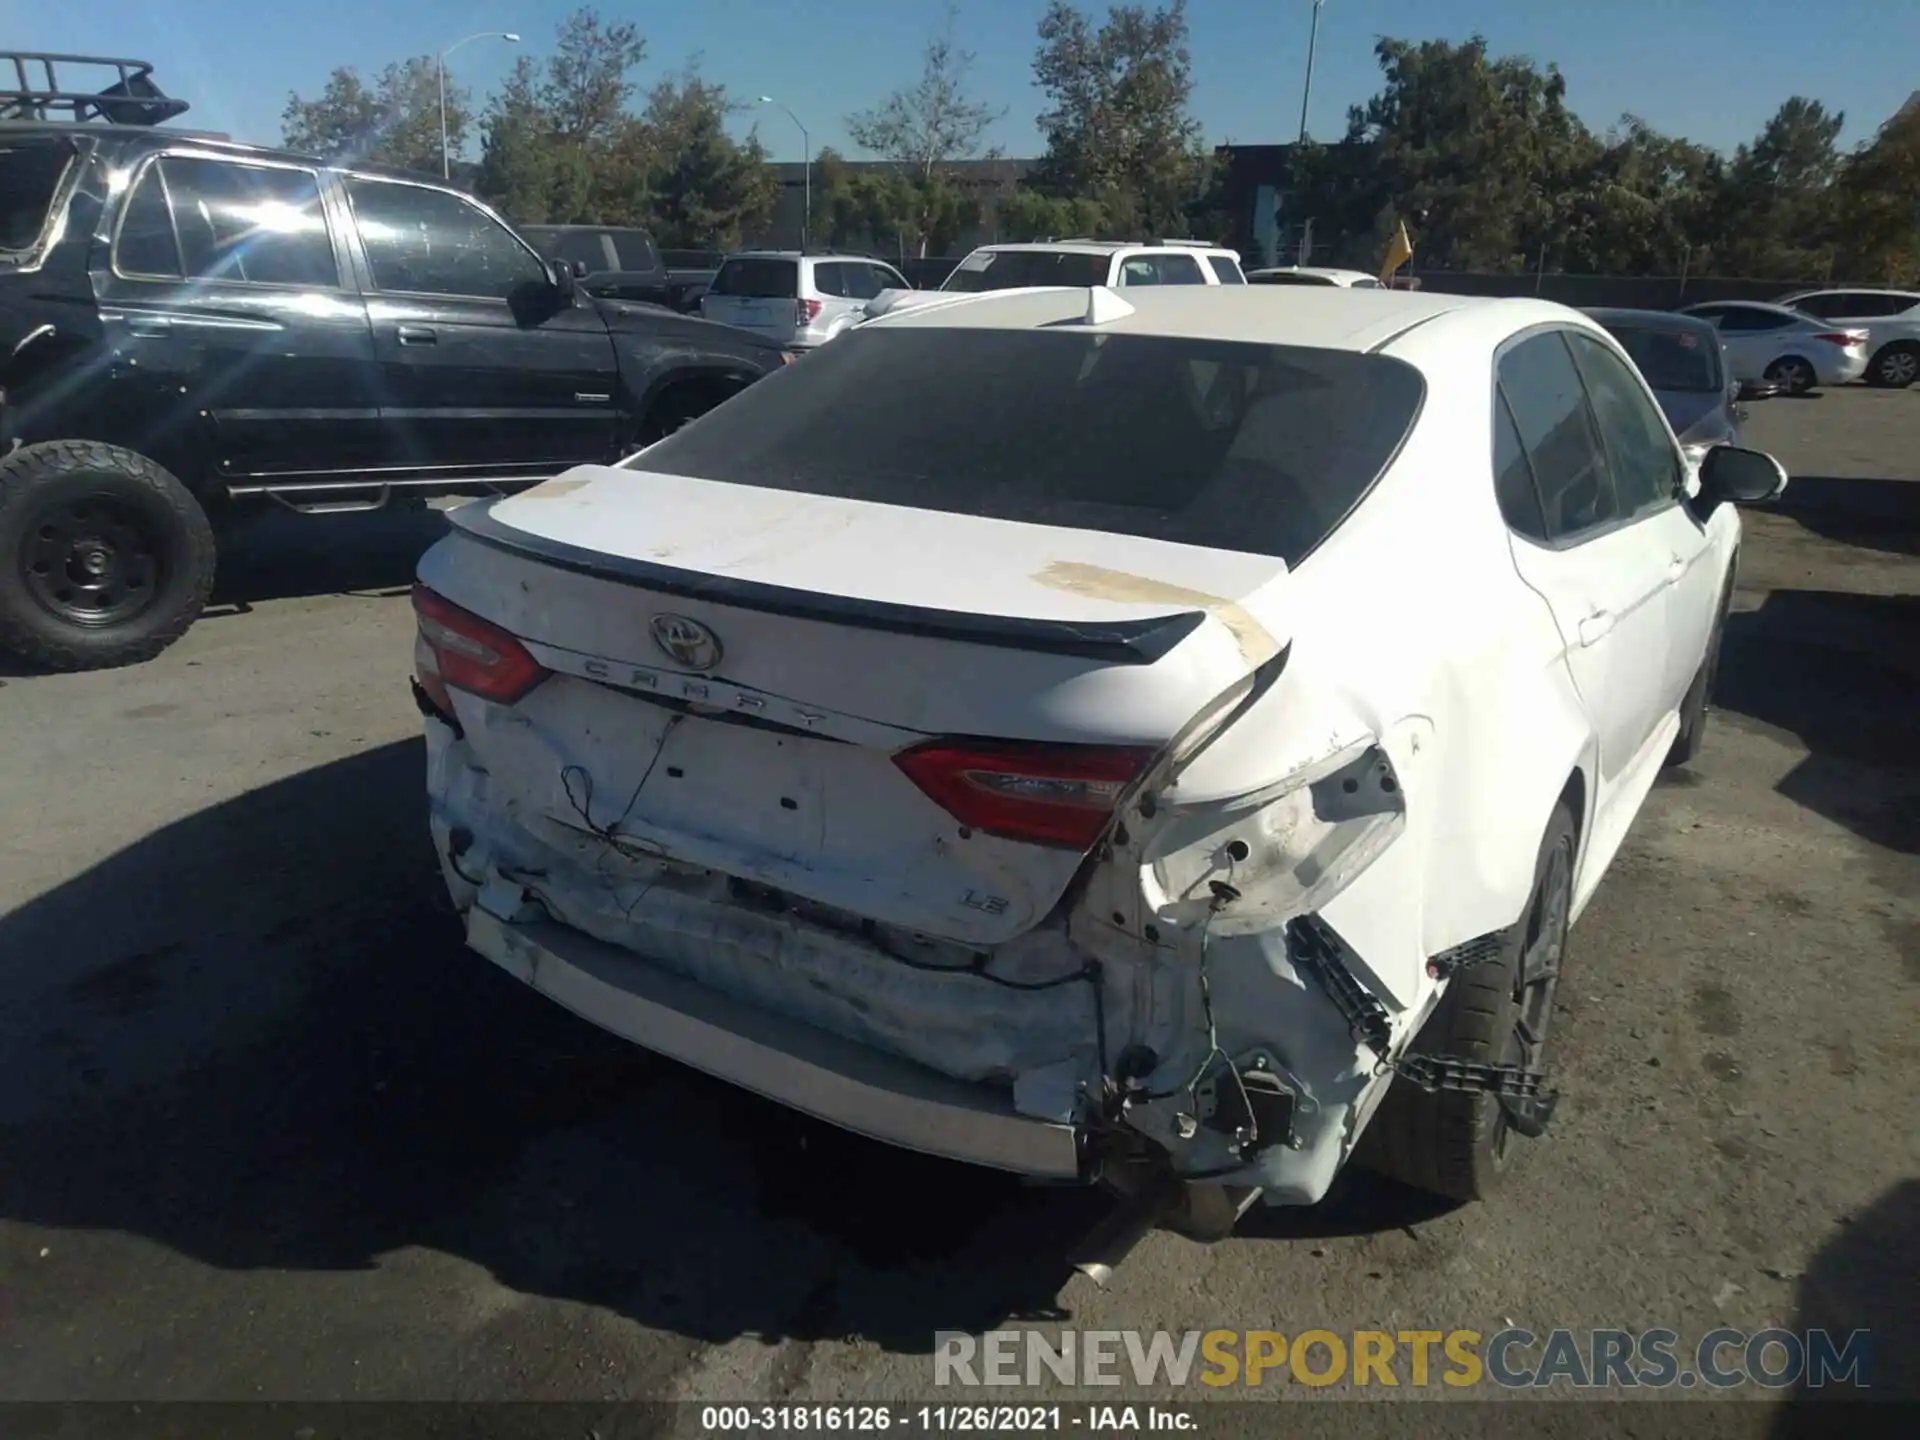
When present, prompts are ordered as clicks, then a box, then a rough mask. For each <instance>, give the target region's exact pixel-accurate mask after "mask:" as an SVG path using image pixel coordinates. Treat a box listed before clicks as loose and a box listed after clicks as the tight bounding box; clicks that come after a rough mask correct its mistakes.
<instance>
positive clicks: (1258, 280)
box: [1247, 274, 1333, 285]
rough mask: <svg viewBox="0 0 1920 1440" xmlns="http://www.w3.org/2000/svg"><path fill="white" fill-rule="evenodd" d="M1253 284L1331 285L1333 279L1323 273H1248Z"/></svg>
mask: <svg viewBox="0 0 1920 1440" xmlns="http://www.w3.org/2000/svg"><path fill="white" fill-rule="evenodd" d="M1247 279H1248V280H1249V281H1251V282H1252V283H1253V284H1255V285H1331V284H1333V281H1331V280H1329V279H1328V278H1327V277H1326V276H1324V275H1288V274H1280V275H1249V276H1248V277H1247Z"/></svg>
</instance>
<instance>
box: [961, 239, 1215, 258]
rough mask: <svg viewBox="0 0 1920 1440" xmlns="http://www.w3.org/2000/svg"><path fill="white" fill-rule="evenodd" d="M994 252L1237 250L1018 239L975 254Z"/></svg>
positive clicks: (1212, 252)
mask: <svg viewBox="0 0 1920 1440" xmlns="http://www.w3.org/2000/svg"><path fill="white" fill-rule="evenodd" d="M987 250H991V251H992V252H994V253H995V254H1004V253H1008V252H1012V251H1027V252H1029V253H1032V254H1038V255H1116V254H1118V253H1119V252H1121V251H1122V250H1126V251H1136V250H1157V251H1164V252H1166V253H1168V254H1173V255H1231V254H1233V251H1231V250H1229V249H1228V248H1227V247H1226V246H1224V245H1213V244H1203V243H1201V242H1200V241H1197V240H1196V241H1182V242H1181V243H1179V244H1167V243H1163V242H1157V241H1152V240H1018V241H1008V242H1007V243H1006V244H1004V245H979V246H976V247H975V248H974V252H973V253H974V254H976V255H978V254H980V253H981V252H982V251H987Z"/></svg>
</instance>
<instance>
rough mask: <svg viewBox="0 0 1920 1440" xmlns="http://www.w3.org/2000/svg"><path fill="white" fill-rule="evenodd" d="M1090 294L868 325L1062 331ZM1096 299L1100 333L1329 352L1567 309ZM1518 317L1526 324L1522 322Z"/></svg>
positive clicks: (999, 298)
mask: <svg viewBox="0 0 1920 1440" xmlns="http://www.w3.org/2000/svg"><path fill="white" fill-rule="evenodd" d="M1093 293H1095V292H1094V291H1093V290H1089V289H1070V288H1067V287H1064V286H1049V287H1046V288H1038V287H1036V288H1031V289H1017V290H985V291H980V292H978V293H977V294H970V295H966V296H965V297H964V298H963V299H956V300H954V301H952V302H950V303H946V304H939V305H926V306H914V307H910V308H907V309H903V310H896V311H893V312H891V313H889V314H886V315H882V316H880V317H878V318H877V319H874V320H871V321H869V322H868V326H869V327H872V326H882V327H885V326H892V327H896V328H912V329H982V330H1038V329H1043V328H1055V327H1059V328H1064V327H1065V326H1067V325H1070V324H1071V323H1072V322H1073V321H1074V320H1075V319H1076V318H1078V317H1079V316H1081V315H1084V314H1085V313H1086V310H1087V306H1088V297H1089V296H1090V295H1092V294H1093ZM1101 293H1103V294H1105V295H1108V296H1112V297H1114V298H1119V299H1122V300H1123V303H1124V305H1125V306H1126V307H1127V310H1126V313H1124V314H1121V315H1119V316H1118V318H1116V319H1113V320H1109V321H1107V322H1105V323H1104V324H1100V325H1098V326H1094V327H1090V328H1093V329H1094V330H1095V331H1096V333H1099V334H1102V335H1129V334H1131V335H1162V336H1167V337H1170V338H1179V339H1195V340H1226V341H1238V342H1243V343H1247V344H1256V345H1301V346H1309V347H1313V348H1317V349H1327V350H1353V351H1368V350H1376V349H1378V348H1379V347H1380V346H1382V345H1384V344H1386V343H1387V342H1388V341H1389V340H1392V339H1393V338H1394V337H1395V336H1397V335H1400V334H1403V333H1404V332H1406V331H1407V330H1410V329H1412V328H1414V327H1415V326H1418V325H1423V324H1425V323H1427V322H1428V321H1432V320H1435V319H1438V318H1440V317H1443V316H1447V315H1451V314H1454V313H1456V312H1474V313H1486V314H1489V315H1492V314H1494V313H1496V311H1497V313H1499V314H1500V315H1501V316H1502V317H1503V324H1502V325H1501V327H1500V328H1501V330H1502V333H1503V334H1504V333H1505V331H1506V330H1507V329H1509V328H1510V326H1508V325H1507V324H1505V323H1504V317H1506V316H1508V315H1509V314H1512V315H1514V316H1516V317H1518V314H1519V312H1518V311H1515V310H1514V309H1513V307H1516V306H1518V307H1520V308H1521V309H1522V310H1527V311H1532V310H1538V311H1540V312H1541V314H1540V315H1539V316H1538V317H1537V318H1539V319H1552V318H1555V317H1558V318H1561V319H1564V318H1566V317H1567V316H1568V315H1569V314H1570V313H1571V312H1569V311H1568V310H1567V309H1566V308H1565V307H1563V306H1559V305H1553V304H1550V303H1548V302H1544V301H1532V300H1494V299H1483V298H1480V297H1478V296H1471V295H1442V294H1428V293H1425V292H1421V291H1406V290H1351V289H1347V288H1345V287H1344V286H1337V285H1329V286H1327V287H1326V288H1324V289H1319V288H1315V289H1305V290H1295V289H1269V290H1260V289H1253V288H1247V287H1244V286H1239V285H1231V286H1228V285H1168V286H1143V287H1140V288H1138V289H1129V290H1128V291H1127V292H1126V293H1125V295H1124V297H1121V296H1120V293H1119V292H1118V291H1111V290H1105V289H1104V287H1102V288H1101ZM1520 318H1523V317H1520Z"/></svg>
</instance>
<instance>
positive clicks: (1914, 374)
mask: <svg viewBox="0 0 1920 1440" xmlns="http://www.w3.org/2000/svg"><path fill="white" fill-rule="evenodd" d="M1915 380H1920V345H1912V344H1908V343H1907V342H1905V341H1900V340H1896V341H1895V342H1894V343H1893V344H1891V345H1883V346H1881V347H1880V349H1879V350H1877V351H1876V352H1875V353H1874V357H1873V359H1872V360H1870V361H1868V362H1867V383H1868V384H1869V385H1873V386H1877V387H1878V388H1879V389H1882V390H1904V389H1906V388H1907V387H1908V386H1909V385H1911V384H1913V382H1914V381H1915Z"/></svg>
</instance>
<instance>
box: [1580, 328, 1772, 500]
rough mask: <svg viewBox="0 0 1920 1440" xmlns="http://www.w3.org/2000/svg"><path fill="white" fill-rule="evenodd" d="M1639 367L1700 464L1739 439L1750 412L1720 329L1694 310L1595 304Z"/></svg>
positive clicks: (1682, 443)
mask: <svg viewBox="0 0 1920 1440" xmlns="http://www.w3.org/2000/svg"><path fill="white" fill-rule="evenodd" d="M1586 313H1587V314H1588V315H1590V316H1592V317H1593V318H1594V319H1595V320H1598V321H1599V322H1600V323H1601V324H1602V325H1604V326H1606V328H1607V333H1608V334H1610V335H1611V336H1613V338H1614V339H1615V340H1616V341H1617V342H1618V343H1619V345H1620V348H1621V349H1623V350H1625V351H1626V352H1627V354H1628V356H1629V357H1630V358H1631V359H1632V360H1633V363H1634V364H1635V366H1637V367H1638V368H1639V371H1640V375H1641V378H1642V379H1644V380H1645V381H1646V382H1647V385H1648V386H1649V387H1650V388H1651V389H1652V391H1653V398H1654V399H1655V400H1656V401H1658V402H1659V405H1660V409H1661V412H1662V413H1663V414H1665V415H1666V417H1667V424H1669V425H1670V426H1672V427H1673V433H1674V434H1675V435H1676V436H1677V437H1679V440H1680V448H1681V449H1682V450H1684V451H1686V453H1687V458H1688V459H1689V460H1691V461H1693V462H1694V463H1695V464H1696V465H1697V464H1698V463H1699V462H1700V461H1701V460H1702V459H1703V458H1704V457H1705V455H1706V452H1707V451H1708V450H1709V449H1711V448H1712V447H1713V446H1715V445H1737V444H1739V443H1740V425H1741V423H1742V422H1743V421H1744V420H1745V419H1746V418H1747V412H1746V409H1745V407H1743V406H1742V405H1741V404H1740V403H1739V402H1740V393H1741V386H1740V382H1739V381H1738V380H1735V379H1734V378H1733V377H1732V376H1731V375H1730V374H1729V373H1728V371H1727V367H1726V365H1725V363H1724V357H1723V354H1722V350H1723V347H1722V345H1721V341H1720V332H1719V331H1717V330H1715V329H1714V328H1713V326H1712V324H1711V323H1710V322H1708V321H1706V320H1702V319H1700V318H1698V317H1697V316H1692V315H1673V314H1670V313H1668V312H1666V311H1664V310H1620V309H1591V310H1588V311H1587V312H1586Z"/></svg>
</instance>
